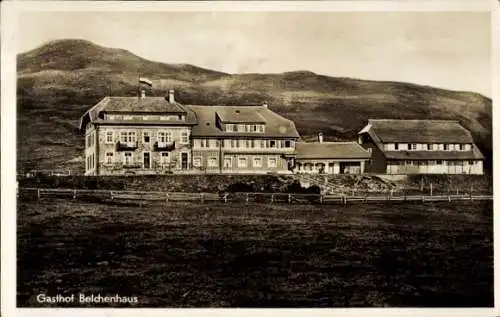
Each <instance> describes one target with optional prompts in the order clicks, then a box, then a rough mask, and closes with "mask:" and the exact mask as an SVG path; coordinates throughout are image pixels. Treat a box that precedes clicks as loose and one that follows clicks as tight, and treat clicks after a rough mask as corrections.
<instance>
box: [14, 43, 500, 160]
mask: <svg viewBox="0 0 500 317" xmlns="http://www.w3.org/2000/svg"><path fill="white" fill-rule="evenodd" d="M17 67H18V72H19V73H18V101H19V102H18V113H19V116H18V121H19V122H18V123H19V125H18V127H19V132H18V133H19V134H18V140H19V141H18V142H19V143H18V157H19V160H20V163H21V164H20V166H19V167H20V168H21V167H25V168H32V167H38V168H51V167H54V168H55V167H60V166H63V167H64V166H68V167H72V168H75V167H78V168H80V169H81V168H82V167H83V163H82V162H75V163H68V160H71V159H74V158H75V157H77V156H80V155H81V153H82V148H83V141H84V140H83V138H82V137H81V136H80V135H78V132H77V129H76V128H77V124H78V119H79V117H80V116H81V115H82V114H83V113H84V111H85V110H87V109H88V108H90V107H91V106H92V105H94V104H95V103H96V102H97V101H98V100H100V99H101V98H102V97H103V96H105V95H130V96H133V95H135V93H136V86H135V83H136V81H137V77H138V76H146V77H149V78H152V79H156V80H160V79H164V80H165V81H164V83H162V85H161V87H162V88H161V89H158V90H156V91H154V92H152V94H156V95H164V94H165V92H166V90H167V89H170V88H174V89H176V90H177V99H178V100H179V101H180V102H183V103H193V104H222V105H226V104H249V103H252V104H259V103H261V102H262V101H263V100H268V101H269V102H270V104H271V108H272V109H273V110H275V111H277V112H278V113H280V114H282V115H284V116H285V117H287V118H290V119H292V120H294V121H295V123H296V126H297V128H298V129H299V132H300V133H301V135H302V136H303V137H304V138H305V139H309V138H312V137H313V136H314V135H315V134H316V133H317V132H319V131H322V132H324V133H325V134H326V136H327V139H332V140H334V139H350V138H352V137H353V136H354V135H355V134H356V132H357V131H358V130H359V129H360V128H361V127H362V126H363V125H364V124H365V123H366V120H367V119H368V118H407V119H418V118H439V119H458V120H460V121H461V122H462V123H463V124H464V125H465V126H466V127H467V128H469V129H471V130H472V131H473V133H474V136H475V138H476V140H477V141H478V143H479V144H480V146H481V149H482V150H483V152H484V153H485V154H486V155H487V156H491V148H492V146H491V131H492V130H491V120H492V115H491V113H492V112H491V100H490V99H488V98H485V97H484V96H482V95H479V94H476V93H470V92H455V91H448V90H442V89H437V88H432V87H426V86H419V85H414V84H406V83H398V82H376V81H365V80H358V79H352V78H334V77H328V76H322V75H317V74H314V73H311V72H303V71H301V72H288V73H282V74H237V75H230V74H224V73H221V72H215V71H211V70H207V69H203V68H198V67H195V66H192V65H172V64H164V63H157V62H151V61H148V60H145V59H142V58H140V57H138V56H136V55H133V54H132V53H130V52H128V51H125V50H120V49H111V48H104V47H100V46H97V45H95V44H93V43H90V42H86V41H82V40H61V41H55V42H50V43H48V44H47V45H44V46H42V47H39V48H37V49H35V50H32V51H30V52H27V53H24V54H20V55H19V56H18V63H17Z"/></svg>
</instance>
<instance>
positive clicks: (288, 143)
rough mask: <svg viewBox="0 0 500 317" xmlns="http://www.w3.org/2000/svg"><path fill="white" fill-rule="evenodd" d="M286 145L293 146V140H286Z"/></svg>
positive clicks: (287, 146)
mask: <svg viewBox="0 0 500 317" xmlns="http://www.w3.org/2000/svg"><path fill="white" fill-rule="evenodd" d="M285 147H286V148H291V147H292V141H290V140H285Z"/></svg>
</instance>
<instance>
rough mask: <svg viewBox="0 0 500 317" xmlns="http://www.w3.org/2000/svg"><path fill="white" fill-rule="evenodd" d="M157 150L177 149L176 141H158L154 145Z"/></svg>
mask: <svg viewBox="0 0 500 317" xmlns="http://www.w3.org/2000/svg"><path fill="white" fill-rule="evenodd" d="M154 149H155V151H172V150H174V149H175V141H172V142H156V143H155V145H154Z"/></svg>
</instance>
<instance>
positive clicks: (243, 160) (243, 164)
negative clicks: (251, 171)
mask: <svg viewBox="0 0 500 317" xmlns="http://www.w3.org/2000/svg"><path fill="white" fill-rule="evenodd" d="M238 167H247V158H246V157H239V158H238Z"/></svg>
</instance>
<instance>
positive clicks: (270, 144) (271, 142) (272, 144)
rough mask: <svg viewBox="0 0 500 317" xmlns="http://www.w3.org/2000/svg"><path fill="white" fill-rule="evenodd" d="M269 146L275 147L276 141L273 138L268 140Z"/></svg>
mask: <svg viewBox="0 0 500 317" xmlns="http://www.w3.org/2000/svg"><path fill="white" fill-rule="evenodd" d="M269 147H270V148H275V147H276V141H275V140H270V141H269Z"/></svg>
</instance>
